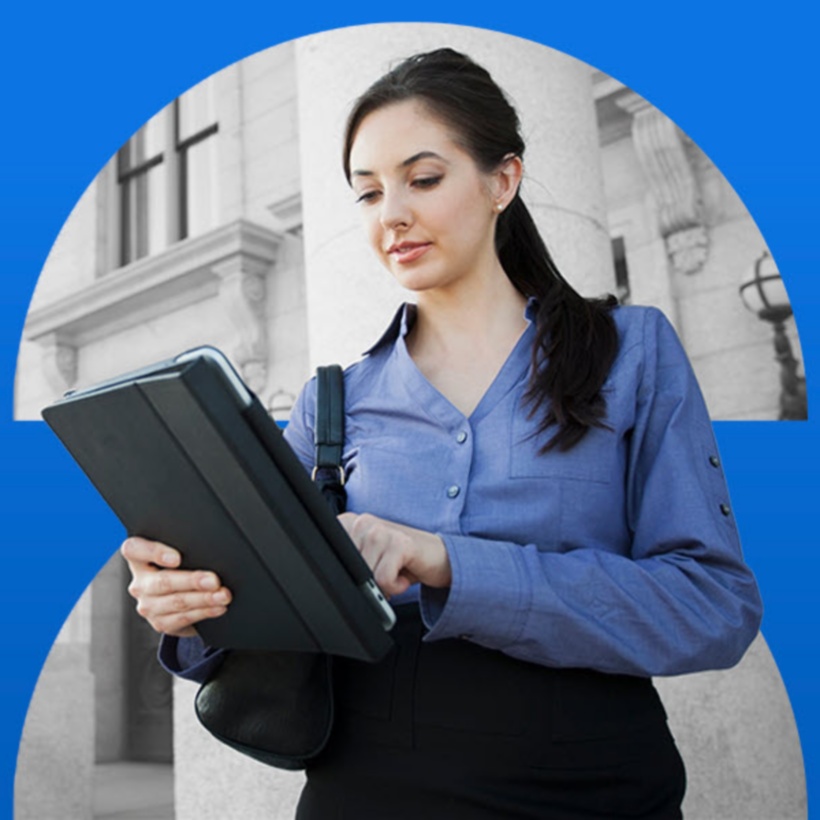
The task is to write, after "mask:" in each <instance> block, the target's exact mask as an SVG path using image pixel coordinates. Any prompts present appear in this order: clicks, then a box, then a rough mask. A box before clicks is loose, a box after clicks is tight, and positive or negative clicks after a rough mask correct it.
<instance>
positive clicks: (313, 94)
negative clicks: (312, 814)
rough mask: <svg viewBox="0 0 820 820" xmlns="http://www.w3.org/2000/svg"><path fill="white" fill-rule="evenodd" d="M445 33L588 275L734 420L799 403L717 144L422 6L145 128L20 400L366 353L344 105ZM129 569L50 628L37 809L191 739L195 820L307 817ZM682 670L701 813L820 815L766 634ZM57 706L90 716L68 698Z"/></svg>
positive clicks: (260, 58)
mask: <svg viewBox="0 0 820 820" xmlns="http://www.w3.org/2000/svg"><path fill="white" fill-rule="evenodd" d="M440 45H453V46H454V47H456V48H459V49H462V50H464V51H466V52H467V53H469V54H471V55H472V56H473V57H475V58H476V59H477V60H478V61H479V62H481V63H483V64H484V65H486V66H487V67H488V68H489V69H490V71H491V72H492V74H493V76H494V77H495V78H496V79H497V81H498V82H499V83H500V84H501V85H502V87H504V88H505V89H506V90H507V91H508V92H509V94H510V95H511V97H512V98H513V101H514V102H515V104H516V106H517V107H518V110H519V112H520V114H521V117H522V121H523V127H524V136H525V139H526V141H527V143H528V149H527V150H528V153H527V157H526V179H525V183H524V188H523V191H524V196H525V198H526V199H527V201H528V203H529V204H530V206H531V210H532V212H533V214H534V216H535V218H536V221H537V222H538V223H539V226H540V227H541V229H542V231H543V233H544V236H545V238H546V240H547V242H548V244H549V245H550V247H551V249H552V250H553V252H554V256H555V258H556V260H557V262H558V265H559V267H560V268H561V269H562V270H563V271H564V272H565V273H566V275H567V276H568V278H569V279H570V280H571V281H572V282H573V284H575V286H576V287H577V288H578V289H579V290H580V291H581V292H582V293H585V294H587V295H597V294H600V293H602V292H605V291H609V292H617V293H618V294H619V295H620V296H621V298H622V299H623V300H625V301H631V302H634V303H639V304H655V305H658V306H659V307H661V308H662V309H663V310H664V311H665V312H666V313H667V315H668V316H669V317H670V319H671V320H672V322H673V323H674V324H675V326H676V327H677V329H678V332H679V334H680V336H681V338H682V340H683V342H684V345H685V346H686V348H687V351H688V352H689V355H690V357H691V360H692V362H693V365H694V367H695V370H696V372H697V374H698V377H699V379H700V382H701V386H702V388H703V390H704V393H705V395H706V399H707V402H708V404H709V407H710V410H711V412H712V415H713V417H714V418H715V419H775V418H777V416H778V410H779V405H778V402H779V394H780V389H781V385H780V381H779V371H778V365H777V363H776V362H775V360H774V351H773V348H772V333H771V328H770V327H769V326H767V325H766V324H765V323H764V322H761V321H760V320H759V319H758V318H757V317H756V316H754V315H753V314H751V313H750V312H749V311H747V310H746V309H745V308H744V306H743V304H742V302H741V299H740V297H739V294H738V287H739V284H740V282H741V279H742V278H743V276H744V274H746V272H747V271H748V270H749V269H750V268H751V267H752V266H753V265H754V263H755V261H756V260H757V259H759V258H760V257H761V255H762V254H763V252H764V251H765V243H764V240H763V238H762V237H761V236H760V234H759V232H758V230H757V228H756V226H755V224H754V221H753V219H752V217H751V216H750V215H749V214H748V212H747V211H746V210H745V208H744V207H743V204H742V203H741V202H740V200H739V199H738V197H737V196H736V194H735V193H734V191H733V190H732V188H731V186H730V184H729V183H728V182H727V181H726V180H725V179H724V178H723V177H722V175H721V174H720V172H719V171H718V169H716V168H715V167H714V166H713V165H712V163H711V162H710V161H709V159H708V158H707V157H706V156H704V155H703V153H702V152H701V151H700V150H699V149H698V148H697V146H695V145H693V144H692V143H691V141H689V140H688V139H687V138H686V136H685V135H684V134H683V133H681V131H680V130H679V129H678V128H677V127H676V126H675V125H674V124H673V123H672V122H671V121H670V120H668V119H667V118H666V117H664V116H663V114H661V113H660V112H659V111H657V110H656V109H654V108H653V107H652V106H651V105H649V103H647V102H646V101H645V100H643V99H642V98H641V97H639V96H638V95H637V94H635V93H634V92H632V91H631V90H629V89H627V88H625V87H624V86H622V85H621V84H620V83H618V82H617V80H615V79H612V78H610V77H607V76H604V75H602V74H601V73H599V72H597V71H595V70H594V69H592V68H590V67H589V66H587V65H585V64H583V63H580V62H577V61H575V60H573V59H571V58H568V57H566V56H565V55H562V54H559V53H556V52H554V51H551V50H550V49H548V48H545V47H544V46H541V45H538V44H535V43H531V42H528V41H522V40H517V39H515V38H511V37H508V36H506V35H501V34H497V33H493V32H487V31H482V30H478V29H469V28H463V27H455V26H442V25H421V24H418V25H404V24H402V25H398V24H397V25H386V26H366V27H360V28H354V29H342V30H338V31H334V32H328V33H324V34H319V35H315V36H311V37H307V38H304V39H302V40H299V41H296V42H291V43H286V44H284V45H280V46H277V47H275V48H272V49H269V50H267V51H264V52H260V53H258V54H256V55H253V56H251V57H248V58H247V59H245V60H242V61H241V62H239V63H236V64H234V65H232V66H229V67H228V68H226V69H224V70H223V71H221V72H219V73H218V74H216V75H214V76H213V77H210V78H209V79H207V80H206V81H204V82H203V83H201V84H200V85H198V86H197V87H195V88H194V89H192V90H191V91H189V92H188V93H186V94H184V95H183V96H182V97H180V98H179V99H177V100H174V101H173V102H172V103H170V104H169V105H168V106H167V107H166V108H165V109H163V110H162V111H161V112H159V113H158V114H157V115H156V116H155V117H154V118H153V119H152V120H151V121H150V122H149V123H148V124H147V125H146V126H145V127H144V128H143V129H141V130H140V132H139V133H138V134H136V135H135V136H134V137H133V138H132V139H131V140H130V141H129V143H128V144H127V145H126V146H125V147H124V148H123V149H122V150H121V151H120V152H119V153H118V154H117V155H116V156H115V157H113V158H112V159H111V160H110V161H109V162H108V163H107V164H106V165H105V167H104V168H103V169H102V171H101V172H100V174H99V176H98V177H97V178H96V180H95V181H94V182H93V183H92V185H91V186H90V187H89V189H88V190H87V191H86V193H85V194H84V196H83V197H82V198H81V200H80V201H79V202H78V203H77V206H76V208H75V210H74V211H73V213H72V214H71V217H70V218H69V220H68V221H67V222H66V224H65V226H64V228H63V230H62V232H61V233H60V235H59V237H58V238H57V241H56V242H55V244H54V247H53V249H52V252H51V254H50V256H49V258H48V261H47V263H46V266H45V268H44V270H43V273H42V275H41V277H40V280H39V282H38V284H37V288H36V291H35V294H34V298H33V300H32V303H31V307H30V311H29V315H28V319H27V322H26V326H25V330H24V337H23V340H22V342H21V346H20V353H19V365H18V374H17V389H16V414H17V417H18V418H21V419H24V418H36V417H38V415H39V410H40V408H41V407H43V406H44V405H46V404H48V403H49V402H50V401H52V400H53V399H54V398H55V397H57V396H59V395H60V394H61V393H62V392H64V391H65V390H66V389H68V388H69V387H72V386H81V385H83V384H88V383H93V382H95V381H98V380H100V379H103V378H105V377H107V376H111V375H114V374H115V373H117V372H121V371H123V370H126V369H129V368H135V367H138V366H140V365H143V364H146V363H149V362H152V361H157V360H160V359H162V358H165V357H168V356H171V355H173V354H175V353H177V352H179V351H180V350H183V349H185V348H187V347H192V346H195V345H197V344H201V343H209V344H214V345H217V346H218V347H220V348H222V349H223V350H225V351H226V353H228V354H229V356H230V357H231V358H232V360H233V361H234V363H235V364H236V365H237V367H238V368H239V369H240V370H241V371H242V373H243V375H244V376H245V378H246V379H247V380H248V382H249V383H250V384H251V386H252V387H253V388H254V389H255V390H256V391H257V393H258V394H259V396H260V398H261V399H262V400H263V402H264V403H265V404H266V405H267V406H268V407H269V408H270V409H271V412H273V413H274V414H275V415H277V416H279V417H286V416H287V412H288V409H289V407H290V405H291V404H292V402H293V400H294V397H295V395H296V394H297V393H298V391H299V389H300V387H301V385H302V383H303V382H304V381H305V379H306V378H307V377H308V376H309V374H310V372H311V370H312V368H313V367H315V365H317V364H321V363H328V362H331V361H340V362H342V363H349V362H351V361H353V360H355V359H356V358H357V357H358V356H359V354H360V351H362V350H364V349H366V348H367V347H368V346H369V345H370V344H371V343H372V342H373V341H374V340H375V339H376V338H378V336H379V335H380V333H381V331H382V330H383V327H384V326H385V325H386V323H387V321H388V320H389V318H390V317H391V315H392V313H393V310H394V309H395V306H396V305H397V304H398V303H399V302H400V301H401V300H402V299H403V298H404V297H403V295H402V293H401V292H400V291H399V289H398V288H397V286H396V285H395V284H394V283H393V282H392V281H391V280H390V278H389V277H387V276H386V275H385V273H384V271H382V270H381V269H380V268H379V266H378V263H377V262H376V261H375V260H374V259H373V258H371V256H370V254H369V251H368V250H367V248H366V246H365V243H364V242H363V241H362V237H361V235H360V229H359V228H358V225H357V220H358V217H357V212H356V209H355V208H354V207H353V206H352V198H351V196H350V193H349V190H348V189H347V188H346V185H345V183H344V180H343V176H342V173H341V169H340V162H339V158H340V147H339V136H340V134H341V130H342V123H343V121H344V116H345V113H346V110H347V108H348V106H349V104H350V102H351V101H352V100H353V99H354V98H355V96H356V95H357V93H359V92H360V91H361V90H363V89H364V88H365V87H366V86H367V85H368V84H369V83H370V82H371V81H372V80H373V79H374V78H375V77H376V76H378V75H379V74H381V73H382V72H383V71H384V69H385V68H386V67H387V66H388V65H389V64H390V63H391V62H392V61H394V60H396V59H397V58H401V57H403V56H407V55H408V54H410V53H413V52H415V51H419V50H424V49H428V48H432V47H437V46H440ZM789 333H790V335H791V337H792V343H793V344H794V346H795V348H796V349H797V352H798V357H799V348H798V346H797V338H796V334H795V333H794V330H793V328H791V329H790V330H789ZM116 547H117V545H116V544H112V545H111V550H112V552H113V551H114V550H115V548H116ZM125 586H126V569H125V566H124V564H123V562H122V561H121V560H120V559H119V558H118V557H117V556H114V558H112V560H111V561H110V562H109V563H108V564H107V565H106V566H105V567H103V568H102V570H101V571H100V574H99V576H98V577H97V579H96V580H95V581H94V583H93V584H92V585H91V587H90V588H89V589H88V590H87V591H86V592H85V593H84V594H83V596H82V597H81V598H80V600H79V601H78V603H77V605H76V607H75V609H74V611H73V612H72V613H71V615H70V616H69V618H68V620H67V622H66V625H65V627H64V628H63V630H62V632H61V633H60V636H59V637H58V639H57V642H56V643H55V645H54V647H53V649H52V651H51V654H50V656H49V659H48V662H47V663H46V665H45V667H44V670H43V673H42V675H41V678H40V682H39V684H38V687H37V690H36V693H35V696H34V699H33V701H32V705H31V709H30V712H29V716H28V720H27V723H26V728H25V731H24V735H23V739H22V743H21V749H20V757H19V763H18V775H17V799H16V817H17V818H18V820H28V818H37V820H42V819H43V818H52V817H55V818H56V817H69V816H70V817H72V818H75V817H76V818H86V817H90V816H91V808H90V785H89V784H90V775H91V770H92V767H93V766H94V764H95V763H99V762H106V761H112V760H121V759H133V760H155V761H171V760H173V761H174V762H175V792H176V816H177V818H178V820H193V818H197V820H207V818H211V817H213V818H217V817H219V818H225V817H243V818H245V817H247V818H257V817H258V818H262V817H265V818H273V817H282V818H285V817H291V816H292V809H293V805H294V802H295V799H296V795H297V793H298V787H299V783H300V775H298V774H286V773H282V772H277V771H273V770H270V769H264V768H263V767H261V766H259V765H258V764H255V763H252V762H250V761H246V760H244V759H241V758H240V757H239V756H237V755H234V754H231V753H230V752H227V751H226V750H225V749H223V748H221V747H219V745H218V744H217V743H216V742H215V741H212V740H211V739H210V738H209V737H208V736H207V735H206V734H205V733H204V731H203V730H202V729H200V727H199V726H198V725H197V723H196V721H195V719H194V716H193V712H192V709H191V699H192V695H193V693H194V691H195V687H193V686H192V685H191V684H188V683H186V682H182V681H176V682H174V683H173V684H172V682H171V681H170V680H169V679H168V677H167V676H166V675H165V674H164V673H163V672H162V671H161V670H160V669H159V667H158V666H157V665H156V664H154V663H153V662H152V660H151V656H152V655H153V653H154V651H155V644H156V636H154V635H153V633H152V632H151V631H150V629H147V628H146V627H145V626H144V625H143V624H142V623H141V622H140V621H139V619H138V618H137V617H136V616H135V614H134V613H133V607H132V602H131V600H130V599H129V598H128V597H127V595H126V593H125ZM659 688H660V689H661V692H662V695H663V697H664V700H665V703H666V705H667V709H668V712H669V714H670V720H671V722H672V724H673V728H674V730H675V732H676V735H677V737H678V739H679V745H680V746H681V749H682V752H683V754H684V757H685V758H686V761H687V765H688V767H689V781H690V785H689V793H688V796H687V803H686V807H685V808H686V810H687V817H689V818H692V819H693V820H698V818H704V819H705V818H709V820H714V819H715V818H718V817H719V818H734V817H737V818H741V817H742V818H745V819H746V820H749V818H756V817H758V818H764V817H765V818H771V817H775V816H776V817H779V818H797V817H804V816H805V811H806V809H805V784H804V781H803V771H802V760H801V754H800V748H799V741H798V738H797V731H796V728H795V725H794V719H793V717H792V714H791V710H790V706H789V703H788V698H787V695H786V693H785V690H784V687H783V685H782V682H781V680H780V677H779V675H778V673H777V669H776V666H775V664H774V661H773V660H772V658H771V655H770V654H769V652H768V649H767V648H766V645H765V642H764V640H763V639H762V638H759V639H758V640H757V641H756V643H755V644H754V645H753V648H752V649H751V650H750V652H749V654H748V655H747V657H746V659H744V661H743V662H742V663H741V665H740V666H739V667H738V668H736V669H735V670H732V671H730V672H724V673H705V674H702V675H692V676H687V677H684V678H680V679H669V680H663V681H659ZM68 705H70V709H69V710H66V709H65V706H68ZM58 708H59V710H60V711H61V712H63V713H65V712H66V711H68V712H69V713H70V714H71V716H72V717H71V719H70V720H67V721H66V720H64V721H62V722H58V721H55V720H53V719H52V717H53V715H54V714H55V710H56V709H58ZM58 806H60V807H62V808H60V809H57V807H58Z"/></svg>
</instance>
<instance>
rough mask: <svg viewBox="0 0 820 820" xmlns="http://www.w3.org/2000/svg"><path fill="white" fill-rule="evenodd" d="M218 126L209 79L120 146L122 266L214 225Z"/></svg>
mask: <svg viewBox="0 0 820 820" xmlns="http://www.w3.org/2000/svg"><path fill="white" fill-rule="evenodd" d="M218 128H219V126H218V123H217V121H216V112H215V106H214V99H213V82H212V81H211V80H210V79H208V80H205V81H204V82H202V83H200V84H199V85H197V86H195V87H194V88H192V89H191V90H190V91H188V92H186V93H185V94H184V95H182V96H181V97H179V98H178V99H176V100H174V102H173V103H171V104H170V105H169V106H167V107H166V108H164V109H163V110H162V111H160V112H159V113H158V114H156V115H155V116H154V117H152V118H151V119H150V120H149V121H148V122H147V123H146V124H145V125H144V126H143V127H142V128H140V130H139V131H137V133H136V134H135V135H134V136H133V137H132V138H131V139H130V140H129V141H128V142H127V143H126V144H125V145H124V146H123V147H122V148H121V149H120V151H119V152H118V154H117V184H118V189H119V191H118V199H119V213H120V220H119V222H120V224H119V237H120V243H119V244H120V253H119V264H120V265H127V264H129V263H130V262H134V261H135V260H137V259H141V258H142V257H144V256H150V255H152V254H155V253H157V252H158V251H161V250H163V249H164V248H166V247H167V246H168V245H170V244H173V243H174V242H176V241H178V240H180V239H186V238H187V237H189V236H197V235H198V234H201V233H204V232H205V231H207V230H209V229H210V228H212V227H214V225H215V224H216V172H217V168H216V140H215V139H214V136H215V134H216V133H217V131H218Z"/></svg>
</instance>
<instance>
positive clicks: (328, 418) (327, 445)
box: [313, 364, 347, 513]
mask: <svg viewBox="0 0 820 820" xmlns="http://www.w3.org/2000/svg"><path fill="white" fill-rule="evenodd" d="M344 440H345V399H344V374H343V373H342V368H341V367H340V366H339V365H338V364H332V365H328V366H326V367H317V368H316V423H315V426H314V430H313V444H314V447H315V452H316V456H315V466H314V468H313V480H314V482H315V483H316V484H317V486H318V487H319V489H320V490H321V491H322V495H324V496H325V498H326V499H327V500H328V502H329V503H330V505H331V507H333V509H334V510H335V512H336V513H340V512H344V509H345V505H346V503H347V493H346V492H345V489H344V483H345V478H344V469H343V468H342V448H343V447H344Z"/></svg>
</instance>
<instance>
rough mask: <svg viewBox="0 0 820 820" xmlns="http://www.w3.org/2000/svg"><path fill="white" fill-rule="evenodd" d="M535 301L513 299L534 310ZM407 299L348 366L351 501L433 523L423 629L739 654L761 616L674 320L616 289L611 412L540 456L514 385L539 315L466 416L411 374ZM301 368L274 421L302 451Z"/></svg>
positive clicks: (622, 668) (518, 652) (538, 644)
mask: <svg viewBox="0 0 820 820" xmlns="http://www.w3.org/2000/svg"><path fill="white" fill-rule="evenodd" d="M532 310H533V306H532V305H530V306H528V313H527V317H528V318H530V319H531V318H532ZM414 314H415V311H414V308H413V307H412V306H404V307H403V308H402V310H401V311H400V312H399V315H398V316H397V317H396V320H394V322H393V324H392V325H391V327H390V328H389V329H388V331H387V333H386V334H385V335H384V336H383V337H382V339H381V340H380V341H379V342H378V343H377V344H376V346H375V347H374V348H372V349H371V350H370V351H369V353H368V355H367V356H366V357H365V358H364V359H363V360H362V361H360V362H358V363H356V364H354V365H352V366H351V367H349V368H348V369H347V370H346V372H345V404H346V446H345V450H344V454H343V463H344V467H345V473H346V476H347V485H346V486H347V492H348V509H349V510H350V511H352V512H369V513H373V514H375V515H378V516H382V517H384V518H386V519H389V520H391V521H397V522H400V523H402V524H407V525H409V526H411V527H418V528H419V529H423V530H428V531H431V532H434V533H436V534H438V535H439V536H440V537H441V538H442V539H443V541H444V544H445V546H446V548H447V552H448V555H449V558H450V562H451V565H452V586H451V587H450V589H449V590H434V589H429V588H426V587H422V588H419V587H414V588H411V589H410V590H408V591H407V592H406V593H404V594H403V595H401V596H399V597H397V598H394V599H393V602H394V603H400V602H403V601H406V600H408V599H412V598H420V602H421V607H422V615H423V618H424V620H425V622H426V624H427V626H428V627H429V632H428V634H427V636H426V640H428V641H433V640H438V639H441V638H453V637H462V638H467V639H469V640H472V641H475V642H477V643H480V644H482V645H483V646H487V647H491V648H493V649H499V650H501V651H502V652H505V653H507V654H509V655H512V656H514V657H517V658H522V659H524V660H527V661H533V662H535V663H540V664H546V665H549V666H559V667H585V668H592V669H597V670H601V671H605V672H616V673H631V674H638V675H671V674H679V673H683V672H693V671H697V670H702V669H713V668H723V667H728V666H731V665H733V664H735V663H736V662H737V661H738V660H739V659H740V657H741V655H742V654H743V652H744V651H745V649H746V647H747V646H748V645H749V643H750V642H751V640H752V639H753V637H754V636H755V634H756V632H757V629H758V626H759V622H760V615H761V604H760V599H759V595H758V590H757V586H756V584H755V581H754V578H753V576H752V574H751V572H750V570H749V568H748V567H747V566H746V565H745V564H744V562H743V559H742V556H741V551H740V544H739V540H738V534H737V528H736V526H735V522H734V518H733V516H732V513H731V509H730V507H729V495H728V492H727V488H726V483H725V480H724V477H723V473H722V471H721V468H720V461H719V459H718V457H717V447H716V444H715V439H714V435H713V432H712V426H711V423H710V420H709V416H708V413H707V410H706V406H705V403H704V401H703V398H702V395H701V392H700V389H699V388H698V385H697V382H696V380H695V377H694V374H693V372H692V368H691V366H690V364H689V362H688V360H687V358H686V354H685V353H684V351H683V348H682V347H681V344H680V342H679V341H678V338H677V336H676V334H675V332H674V330H673V328H672V327H671V325H670V324H669V322H668V321H667V320H666V319H665V318H664V316H663V315H662V314H661V313H660V312H659V311H658V310H656V309H654V308H638V307H620V308H616V309H615V310H614V314H613V315H614V319H615V323H616V325H617V328H618V332H619V336H620V348H619V352H618V356H617V358H616V360H615V363H614V365H613V367H612V370H611V372H610V374H609V377H608V378H607V380H606V383H605V385H604V394H605V397H606V402H607V417H606V424H607V427H608V428H609V429H597V428H595V429H592V430H590V431H589V432H588V433H587V435H586V436H585V437H584V439H583V440H582V441H581V442H580V443H579V444H578V445H576V446H575V447H573V448H572V449H571V450H569V451H568V452H558V451H550V452H548V453H547V454H545V455H539V452H538V451H539V448H540V446H541V445H542V444H543V443H544V441H545V439H544V437H543V436H542V435H538V434H536V428H537V424H538V418H537V417H536V418H530V414H529V412H528V410H529V408H528V406H527V405H526V403H525V402H524V398H523V396H524V393H525V391H526V388H527V383H528V378H529V375H530V368H531V351H532V346H533V342H534V338H535V327H534V324H533V323H531V324H530V325H529V326H528V328H527V330H526V331H525V332H524V334H523V336H522V337H521V339H520V340H519V341H518V343H517V345H516V347H515V348H514V350H513V351H512V353H511V354H510V356H509V358H508V359H507V361H506V362H505V364H504V366H503V367H502V368H501V370H500V372H499V373H498V375H497V376H496V378H495V380H494V381H493V383H492V384H491V386H490V387H489V389H488V390H487V392H486V393H485V395H484V396H483V398H482V399H481V401H480V402H479V404H478V406H477V407H476V408H475V410H474V411H473V412H472V414H471V415H470V416H469V417H465V416H464V415H463V414H462V413H461V412H460V411H459V410H458V409H456V408H455V407H454V406H453V405H452V404H451V403H450V402H449V401H448V400H447V399H446V398H445V397H444V396H443V395H442V394H441V393H439V392H438V391H437V390H436V389H435V388H434V387H433V386H432V385H431V384H430V383H429V382H428V381H427V380H426V378H425V377H424V376H423V375H422V373H421V372H420V371H419V369H418V368H417V367H416V365H415V363H414V362H413V360H412V359H411V358H410V355H409V353H408V351H407V347H406V345H405V336H406V334H407V332H408V330H409V328H410V327H411V326H412V321H413V318H414ZM314 405H315V381H311V382H309V383H308V385H307V386H306V388H305V390H304V391H303V393H302V395H301V396H300V398H299V399H298V401H297V403H296V405H295V407H294V411H293V413H292V416H291V421H290V424H289V425H288V428H287V430H286V433H285V435H286V438H287V440H288V441H289V442H290V444H291V445H292V446H293V448H294V450H295V451H296V453H297V454H298V455H299V457H300V458H301V460H302V461H303V462H304V463H305V466H306V467H309V466H310V465H312V463H313V432H312V431H313V410H314Z"/></svg>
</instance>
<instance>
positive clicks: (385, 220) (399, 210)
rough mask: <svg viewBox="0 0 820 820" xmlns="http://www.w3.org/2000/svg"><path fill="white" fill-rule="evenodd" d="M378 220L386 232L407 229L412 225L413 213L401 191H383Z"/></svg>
mask: <svg viewBox="0 0 820 820" xmlns="http://www.w3.org/2000/svg"><path fill="white" fill-rule="evenodd" d="M379 218H380V220H381V223H382V226H383V227H384V228H386V229H388V230H397V229H402V228H407V227H409V226H410V225H411V224H412V222H413V212H412V209H411V208H410V204H409V202H408V201H407V197H406V196H404V194H403V193H402V191H401V190H393V191H384V193H383V194H382V201H381V213H380V214H379Z"/></svg>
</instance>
